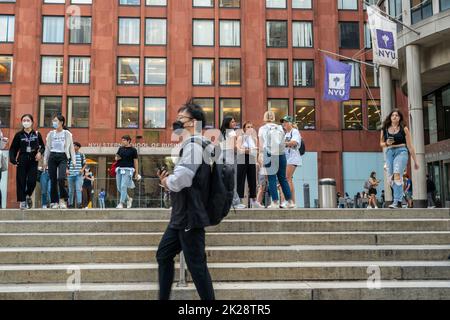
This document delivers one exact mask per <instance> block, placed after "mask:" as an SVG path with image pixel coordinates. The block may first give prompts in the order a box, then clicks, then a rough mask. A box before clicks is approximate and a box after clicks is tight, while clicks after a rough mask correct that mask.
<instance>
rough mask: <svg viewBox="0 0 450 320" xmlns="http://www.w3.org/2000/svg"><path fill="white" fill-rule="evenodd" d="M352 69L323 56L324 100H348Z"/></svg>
mask: <svg viewBox="0 0 450 320" xmlns="http://www.w3.org/2000/svg"><path fill="white" fill-rule="evenodd" d="M351 72H352V67H351V66H350V65H348V64H346V63H342V62H339V61H336V60H334V59H331V58H329V57H327V56H325V85H324V95H323V98H324V99H325V100H336V101H347V100H349V99H350V78H351Z"/></svg>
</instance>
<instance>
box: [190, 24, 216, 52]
mask: <svg viewBox="0 0 450 320" xmlns="http://www.w3.org/2000/svg"><path fill="white" fill-rule="evenodd" d="M193 28H194V36H193V44H194V46H214V20H194V21H193Z"/></svg>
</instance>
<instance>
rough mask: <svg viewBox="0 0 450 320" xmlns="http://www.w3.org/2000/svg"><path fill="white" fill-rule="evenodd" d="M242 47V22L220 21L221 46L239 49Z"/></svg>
mask: <svg viewBox="0 0 450 320" xmlns="http://www.w3.org/2000/svg"><path fill="white" fill-rule="evenodd" d="M240 45H241V22H240V21H239V20H220V46H222V47H239V46H240Z"/></svg>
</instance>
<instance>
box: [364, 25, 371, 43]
mask: <svg viewBox="0 0 450 320" xmlns="http://www.w3.org/2000/svg"><path fill="white" fill-rule="evenodd" d="M364 48H366V49H371V48H372V35H371V34H370V28H369V24H368V23H364Z"/></svg>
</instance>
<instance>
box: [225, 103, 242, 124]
mask: <svg viewBox="0 0 450 320" xmlns="http://www.w3.org/2000/svg"><path fill="white" fill-rule="evenodd" d="M226 116H231V117H233V118H234V119H235V120H236V122H237V123H238V126H239V127H240V124H241V123H242V119H241V99H220V123H222V120H223V118H225V117H226Z"/></svg>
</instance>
